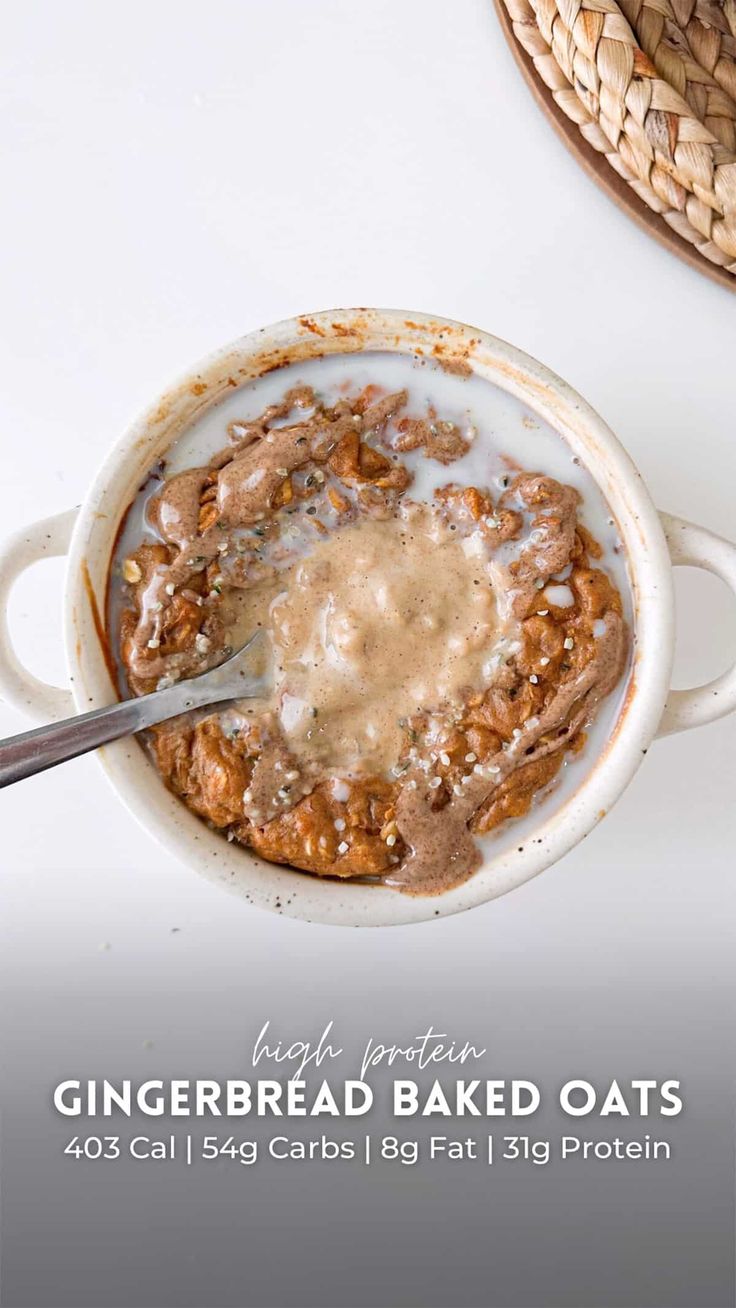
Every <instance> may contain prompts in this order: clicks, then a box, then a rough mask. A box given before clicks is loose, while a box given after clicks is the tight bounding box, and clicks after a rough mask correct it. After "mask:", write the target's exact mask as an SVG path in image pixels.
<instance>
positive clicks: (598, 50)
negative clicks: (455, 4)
mask: <svg viewBox="0 0 736 1308" xmlns="http://www.w3.org/2000/svg"><path fill="white" fill-rule="evenodd" d="M494 3H495V6H496V10H497V12H498V16H499V19H500V22H501V26H502V28H503V31H504V33H505V35H506V37H507V40H508V42H509V45H510V47H511V50H512V52H513V54H514V57H515V59H516V62H517V64H518V66H519V68H520V69H521V71H522V73H523V75H524V77H525V80H526V81H527V83H528V85H529V87H530V89H531V91H532V93H533V95H534V97H535V99H536V100H537V102H538V104H540V105H541V107H542V108H543V109H544V111H545V113H546V114H547V116H548V118H549V119H550V121H551V122H552V124H553V126H554V127H555V129H556V130H557V132H558V134H559V135H560V136H561V137H562V139H563V140H564V141H565V143H566V145H567V146H568V147H569V149H570V150H571V151H572V153H573V154H574V155H575V157H576V158H577V159H578V161H579V162H580V163H581V164H582V165H583V167H584V168H585V170H586V171H587V172H588V173H589V174H590V175H591V176H593V177H594V178H595V180H596V181H597V182H598V183H599V184H600V185H601V186H602V187H603V189H604V190H605V191H606V192H607V194H608V195H609V196H610V197H611V198H612V199H613V200H614V201H615V202H616V203H617V204H618V205H619V206H620V207H621V208H623V209H624V210H625V211H626V212H627V213H628V214H629V216H630V217H632V218H633V219H634V220H635V221H636V222H637V223H638V224H639V226H640V227H643V228H644V229H645V230H646V231H648V232H649V233H650V234H651V235H653V236H654V237H655V238H656V239H657V240H658V241H659V242H660V243H661V244H662V245H664V246H666V247H667V248H668V249H669V250H670V251H671V252H672V253H674V254H677V255H678V256H679V257H680V258H682V259H684V260H686V262H688V263H690V264H691V265H692V266H693V267H695V268H698V269H699V270H700V271H701V272H704V273H705V274H706V275H707V276H708V277H710V278H712V279H713V280H714V281H717V282H719V283H720V284H721V285H723V286H727V287H728V288H729V289H730V290H734V289H736V35H735V34H736V0H619V2H618V3H616V0H494Z"/></svg>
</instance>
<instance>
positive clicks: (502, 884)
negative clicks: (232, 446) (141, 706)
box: [64, 309, 674, 926]
mask: <svg viewBox="0 0 736 1308" xmlns="http://www.w3.org/2000/svg"><path fill="white" fill-rule="evenodd" d="M363 350H387V351H390V352H398V353H406V354H413V355H416V354H417V353H419V354H424V355H426V356H427V357H429V358H433V359H435V360H439V361H440V362H442V363H443V364H445V365H447V366H449V367H450V368H462V369H467V368H470V369H472V371H473V372H474V373H477V374H478V375H479V376H481V377H485V378H486V379H487V380H489V381H492V382H495V383H496V384H497V385H499V386H501V387H502V388H503V389H504V390H506V391H509V392H510V393H511V394H512V395H515V396H516V397H517V398H519V399H521V400H522V401H523V402H524V403H525V404H526V405H527V406H528V407H529V408H531V409H532V410H533V411H535V412H536V413H537V414H538V415H539V416H540V417H542V418H543V419H545V420H546V421H547V422H548V423H550V425H551V426H552V427H553V428H554V429H555V430H556V431H558V432H559V433H560V435H562V436H563V437H564V438H565V440H566V441H567V442H568V444H569V446H570V448H571V451H572V452H573V453H574V454H575V455H577V456H578V457H579V458H580V459H581V460H582V462H583V464H584V465H585V466H586V467H587V469H588V471H589V472H590V473H591V475H592V476H593V477H594V479H595V481H596V482H597V483H598V485H599V487H600V489H601V490H602V492H603V494H604V496H605V497H606V499H607V501H608V504H609V506H610V508H611V511H612V514H613V516H614V517H615V518H616V521H617V524H618V527H619V530H620V533H621V537H622V539H623V542H624V544H625V547H626V550H627V555H628V564H629V569H630V575H631V581H632V591H633V602H634V612H635V632H636V641H635V649H634V657H633V667H632V672H631V676H630V680H629V685H628V691H627V694H626V696H625V698H624V702H623V706H622V709H621V712H620V714H619V717H618V720H617V722H616V725H615V727H614V729H613V731H612V733H611V736H610V738H609V740H608V741H607V744H606V747H605V749H604V751H603V752H602V753H600V754H599V756H598V757H597V759H596V761H595V763H594V764H593V766H592V767H591V768H590V769H589V770H588V772H587V774H586V776H585V777H584V778H583V779H582V780H581V783H580V785H579V786H578V788H577V789H576V790H575V792H574V793H573V794H572V795H571V796H570V798H569V799H568V800H567V801H566V802H565V803H564V804H563V805H562V806H561V807H560V808H559V809H557V810H556V811H554V812H551V813H547V812H546V811H545V807H544V805H541V806H540V809H539V821H538V824H537V825H536V826H535V828H534V830H533V833H532V835H531V836H526V838H525V840H524V843H523V847H522V848H521V849H520V850H519V849H518V848H512V849H503V850H502V851H500V852H495V853H494V848H493V841H492V840H489V841H487V842H485V846H484V852H485V855H486V857H485V862H484V864H483V866H482V868H481V869H480V870H479V871H478V872H477V873H476V875H475V876H474V877H472V878H471V879H470V880H469V881H467V882H465V884H463V885H461V886H459V887H457V888H456V889H454V890H450V891H448V892H446V893H445V894H443V895H440V896H436V897H432V898H414V897H410V896H407V895H403V894H398V893H396V892H395V891H392V890H388V889H386V888H384V887H381V886H373V885H365V884H356V883H351V882H339V881H335V880H322V879H320V878H317V877H313V876H310V875H308V874H304V873H297V872H294V871H291V870H289V869H286V868H283V867H279V866H276V865H274V864H270V863H267V862H265V861H264V860H262V859H260V858H258V857H256V856H255V855H254V854H252V853H250V852H249V851H246V850H244V849H243V848H242V847H240V846H238V845H235V844H230V843H228V842H227V841H226V840H225V839H224V838H223V837H222V836H221V835H218V834H217V833H216V832H214V831H212V830H210V829H209V828H208V826H207V825H206V824H205V823H204V822H202V821H200V820H199V819H198V818H196V817H195V816H194V815H193V814H192V813H191V812H190V811H189V810H188V809H187V808H186V807H185V806H184V804H183V803H181V801H179V800H177V799H176V798H175V797H174V796H173V795H172V794H171V793H170V792H169V791H168V790H167V789H166V788H165V786H164V784H163V782H162V781H161V779H160V778H159V776H158V774H157V773H156V771H155V770H154V768H153V767H152V765H151V764H150V763H149V762H148V760H147V758H146V756H145V754H144V753H143V751H142V750H141V748H140V746H139V745H138V744H137V742H136V741H135V740H127V741H122V742H119V743H117V744H115V745H113V746H109V747H107V748H106V749H104V750H102V751H99V758H100V761H101V763H102V766H103V767H104V769H105V772H106V774H107V776H108V779H109V781H110V782H111V784H112V786H113V787H114V789H115V792H116V793H117V794H118V796H119V797H120V798H121V799H122V801H123V803H124V804H125V805H126V807H127V808H128V809H129V810H130V812H131V813H132V814H133V815H134V816H135V817H136V818H137V820H138V821H139V822H140V823H141V824H142V826H143V827H145V829H146V830H147V831H149V832H150V833H151V834H152V835H153V836H154V837H155V838H156V839H157V840H158V841H159V842H160V843H161V844H162V845H163V846H164V848H165V849H166V850H167V851H168V852H169V853H171V854H174V855H176V856H177V857H179V858H180V859H181V860H182V861H183V862H184V863H187V864H188V865H189V866H190V867H193V868H194V869H195V870H196V871H197V872H199V873H200V874H202V875H204V876H206V877H207V878H209V879H210V880H212V881H214V882H215V883H217V884H218V885H221V886H225V887H227V888H228V889H230V890H232V891H234V892H235V893H237V894H238V895H239V896H241V897H242V898H244V899H245V900H246V901H248V902H249V903H252V904H254V905H256V906H257V907H259V908H265V909H269V910H271V911H274V912H278V913H283V914H286V915H288V916H290V917H296V918H301V919H304V920H306V921H311V922H321V923H329V924H334V925H341V926H389V925H402V924H407V923H410V922H421V921H425V920H428V919H432V918H437V917H445V916H447V915H449V914H452V913H460V912H463V911H465V910H466V909H470V908H475V907H477V906H478V905H479V904H483V903H485V902H486V901H487V900H491V899H494V898H496V897H497V896H499V895H503V894H506V893H507V892H508V891H509V890H512V889H514V888H515V887H517V886H520V885H522V884H523V883H524V882H526V881H529V880H530V879H531V878H532V877H534V876H536V875H537V874H538V873H539V872H541V871H543V870H544V869H545V868H547V867H549V866H550V865H551V864H552V863H554V862H556V861H557V860H558V859H559V858H561V857H562V856H563V855H564V854H566V853H567V852H568V851H569V850H570V849H572V848H573V847H574V846H575V845H576V844H577V843H578V842H579V841H580V840H582V839H583V837H584V836H586V835H588V833H589V832H590V831H591V830H592V829H593V827H595V825H596V824H597V823H598V822H599V821H600V819H601V818H602V817H604V815H605V814H606V813H607V812H608V810H609V809H610V808H611V806H612V804H613V803H615V801H616V799H617V798H618V797H619V795H620V794H621V793H622V791H623V790H624V789H625V787H626V786H627V784H628V783H629V781H630V780H631V778H632V777H633V775H634V773H635V772H636V769H637V768H638V766H639V764H640V762H641V760H642V757H643V754H644V753H645V752H646V750H647V747H648V746H649V743H650V742H651V740H652V739H653V737H654V735H655V732H656V730H657V726H658V724H659V721H660V718H661V715H662V710H663V707H664V704H665V700H666V697H667V692H668V689H669V684H670V673H671V668H672V659H673V650H674V601H673V583H672V569H671V562H670V557H669V554H668V550H667V545H666V542H665V537H664V533H663V530H662V526H661V523H660V519H659V516H658V513H657V510H656V509H655V507H654V504H653V503H652V500H651V498H650V496H649V493H648V491H647V489H646V487H645V485H644V482H643V481H642V478H641V476H640V475H639V473H638V471H637V469H636V467H635V466H634V464H633V463H632V461H631V459H630V458H629V456H628V454H627V453H626V452H625V451H624V449H623V448H622V446H621V445H620V444H619V442H618V441H617V439H616V438H615V436H614V435H613V433H612V432H611V431H610V429H609V428H608V427H607V425H606V424H605V423H604V422H603V420H602V419H601V418H600V417H599V416H598V414H597V413H596V412H595V411H594V410H593V409H592V408H591V407H590V405H589V404H587V403H586V402H585V401H584V400H583V399H582V398H581V397H580V396H579V395H578V394H577V393H576V392H575V391H574V390H573V389H572V387H570V386H568V384H567V383H566V382H564V381H562V379H561V378H559V377H557V376H555V374H554V373H552V372H550V370H549V369H548V368H546V367H544V366H543V365H542V364H540V363H538V362H537V361H536V360H535V359H533V358H531V357H530V356H529V355H526V354H524V353H522V351H520V350H518V349H516V348H515V347H514V346H511V345H509V344H507V343H506V342H505V341H502V340H499V339H498V338H497V337H494V336H491V335H489V334H488V333H487V332H483V331H479V330H478V329H476V328H474V327H469V326H466V325H464V324H462V323H457V322H453V321H450V320H447V319H443V318H436V317H432V316H430V315H426V314H419V313H411V312H405V311H400V310H393V309H342V310H335V311H326V312H321V313H316V314H311V315H307V316H303V317H299V318H292V319H289V320H287V321H284V322H280V323H277V324H276V325H275V326H272V327H264V328H261V329H260V330H258V331H254V332H251V333H249V334H248V335H246V336H243V337H242V338H240V339H239V340H237V341H235V342H234V343H232V344H231V345H227V346H225V347H224V348H222V349H219V350H216V351H215V352H214V353H212V354H210V355H209V356H208V357H207V358H206V359H204V360H203V361H202V362H201V363H199V364H198V365H197V366H196V367H194V368H193V369H190V370H189V371H188V372H187V373H186V374H185V375H184V376H183V377H182V378H180V380H179V381H178V382H176V383H175V384H174V385H173V386H170V387H168V388H167V389H166V391H165V392H164V393H163V394H162V395H161V396H160V397H159V398H158V399H157V400H155V401H154V403H153V404H152V405H151V406H149V408H148V409H146V410H145V412H144V413H142V414H141V415H140V416H139V417H138V418H137V419H136V420H135V421H134V422H133V423H132V425H131V426H130V427H129V428H128V430H127V431H126V432H125V434H124V435H123V436H122V437H121V439H120V440H119V441H118V442H117V443H116V445H115V446H114V448H113V449H112V451H111V453H110V454H109V456H108V457H107V459H106V460H105V462H104V464H103V466H102V468H101V469H100V471H99V473H98V474H97V476H96V478H95V480H94V482H93V483H92V486H91V488H90V491H89V494H88V495H87V497H86V499H85V501H84V503H83V505H82V507H81V509H80V511H79V516H78V518H77V521H76V524H75V528H74V531H73V535H72V540H71V545H70V550H69V558H68V566H67V579H66V593H65V609H64V611H65V622H64V635H65V647H66V655H67V661H68V667H69V675H70V682H71V687H72V693H73V696H74V700H75V703H76V705H77V708H78V709H79V710H80V711H81V710H86V709H89V708H94V707H99V706H102V705H104V704H109V703H110V702H111V701H112V699H113V698H114V689H113V686H112V682H111V677H110V673H109V670H108V664H107V662H106V659H105V657H104V652H103V649H102V646H101V643H100V639H99V624H100V618H101V615H102V614H104V599H105V589H106V579H107V573H108V567H109V561H110V557H111V554H112V551H113V548H114V543H115V539H116V535H117V532H118V529H119V526H120V523H121V519H122V517H123V514H124V512H125V510H126V509H127V506H128V504H129V503H130V501H131V499H132V497H133V495H134V494H135V491H136V490H137V488H138V486H139V485H140V483H141V481H142V479H143V477H144V476H145V474H146V472H147V471H148V469H149V468H150V466H151V465H152V464H153V463H154V462H155V460H156V458H157V457H159V455H161V454H162V453H163V451H164V450H165V449H166V447H167V446H168V445H169V444H170V443H171V441H172V440H173V439H174V438H175V436H176V435H177V434H178V433H179V432H180V431H181V429H182V428H183V426H184V425H185V424H186V423H188V422H191V421H192V419H193V418H195V417H197V416H198V415H199V414H200V413H202V412H203V411H204V410H205V409H206V408H209V407H210V405H212V404H213V403H216V402H217V400H218V399H220V398H222V396H223V395H225V394H227V393H230V391H231V390H232V388H233V387H234V386H240V385H242V384H244V383H245V382H246V381H248V380H250V379H252V378H254V377H257V376H260V375H263V374H264V373H266V372H270V371H273V370H274V369H275V368H278V367H281V366H283V365H284V364H286V363H291V362H296V361H298V360H304V359H309V358H314V357H319V356H321V355H324V354H327V353H352V352H355V351H363Z"/></svg>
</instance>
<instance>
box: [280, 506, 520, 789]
mask: <svg viewBox="0 0 736 1308" xmlns="http://www.w3.org/2000/svg"><path fill="white" fill-rule="evenodd" d="M471 544H472V542H470V541H468V540H465V541H463V540H459V539H458V536H457V532H452V531H450V529H449V527H448V526H447V524H446V523H444V522H443V521H442V519H441V517H440V515H439V514H438V513H437V512H435V511H433V510H432V509H430V508H429V507H427V506H424V505H407V506H406V507H405V510H404V512H401V513H400V514H399V515H397V516H396V517H391V518H389V519H387V520H384V521H374V520H371V519H366V520H364V521H362V522H358V523H356V524H355V525H354V526H351V527H347V528H345V529H344V530H343V531H339V532H336V533H335V535H333V536H331V537H329V538H328V539H327V540H325V541H322V542H320V543H319V544H317V545H316V547H315V548H314V550H313V551H312V553H311V554H310V555H309V557H308V558H306V559H304V560H303V561H302V562H301V563H299V564H297V565H296V566H295V568H294V570H293V573H292V575H291V577H290V581H289V585H288V589H286V590H285V591H284V592H282V594H280V595H279V596H278V597H277V598H276V599H275V600H274V602H273V604H272V605H271V617H270V626H271V631H272V638H273V643H274V650H275V655H276V657H275V688H276V695H277V699H278V701H279V703H280V710H279V717H280V722H281V728H282V731H283V734H284V736H285V738H286V740H287V741H288V742H289V744H290V745H291V747H292V749H293V750H294V753H295V754H296V755H297V756H302V757H305V758H307V759H309V760H311V761H316V762H318V763H321V764H323V765H324V766H326V767H330V768H333V769H336V770H337V771H339V772H340V773H341V774H342V775H351V776H352V775H359V774H361V773H362V774H364V775H370V774H371V773H376V772H377V773H383V772H388V771H389V770H390V769H391V768H392V767H393V766H394V765H395V764H396V763H397V762H398V760H399V757H400V754H401V751H402V746H403V744H404V742H405V739H406V737H405V733H404V730H403V728H402V726H401V725H400V723H401V722H402V721H405V720H406V718H407V716H410V715H412V714H414V713H416V712H417V711H418V710H420V709H433V708H437V707H438V706H440V705H442V704H452V703H454V704H456V705H457V706H458V707H459V706H460V704H461V703H462V702H463V700H464V698H465V697H466V696H467V695H468V694H469V693H470V692H472V689H473V687H475V686H479V685H484V684H486V683H487V681H488V679H489V678H488V675H487V673H488V671H490V662H491V656H492V654H493V652H494V649H496V647H497V645H498V642H499V639H500V638H501V636H502V634H504V633H505V627H504V624H502V623H501V620H500V618H499V614H498V608H497V604H496V597H495V593H494V590H493V587H492V583H491V577H490V574H489V567H490V566H491V557H490V553H488V552H486V557H485V559H484V557H483V554H482V553H479V552H477V551H476V550H475V549H473V548H470V549H469V548H467V546H468V545H471ZM507 625H508V624H507ZM513 625H517V624H513Z"/></svg>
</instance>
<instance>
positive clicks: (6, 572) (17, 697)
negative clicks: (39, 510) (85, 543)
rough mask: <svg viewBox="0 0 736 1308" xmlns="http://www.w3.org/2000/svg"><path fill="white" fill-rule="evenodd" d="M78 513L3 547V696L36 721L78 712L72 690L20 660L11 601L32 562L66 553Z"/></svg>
mask: <svg viewBox="0 0 736 1308" xmlns="http://www.w3.org/2000/svg"><path fill="white" fill-rule="evenodd" d="M77 513H78V510H77V509H68V510H67V512H66V513H58V514H57V515H56V517H53V518H44V519H43V520H42V521H41V522H34V523H33V525H32V526H30V527H24V528H23V529H22V531H17V532H15V534H14V535H12V536H9V537H8V538H7V539H6V540H5V541H3V543H2V545H0V695H2V697H3V699H5V700H7V702H8V704H12V705H13V707H14V708H17V709H20V711H21V712H22V713H28V714H29V715H30V716H31V717H34V718H43V719H49V718H51V719H52V720H53V721H55V720H57V719H58V718H65V717H68V716H69V714H70V713H73V712H74V700H73V699H72V695H71V692H70V691H68V690H62V689H61V687H60V686H49V685H47V683H46V682H45V681H40V680H39V678H38V677H34V675H33V673H32V672H28V670H27V669H26V668H24V667H23V665H22V663H21V662H20V661H19V659H18V657H17V655H16V653H15V650H14V649H13V644H12V641H11V639H10V631H9V629H8V598H9V596H10V592H11V590H12V588H13V584H14V582H15V581H16V579H17V578H18V577H19V576H20V575H21V573H22V572H25V570H26V568H29V567H30V566H31V564H32V563H36V562H37V561H38V559H53V558H57V557H58V556H60V555H64V554H66V552H67V550H68V549H69V542H70V540H71V535H72V529H73V527H74V523H75V522H76V519H77Z"/></svg>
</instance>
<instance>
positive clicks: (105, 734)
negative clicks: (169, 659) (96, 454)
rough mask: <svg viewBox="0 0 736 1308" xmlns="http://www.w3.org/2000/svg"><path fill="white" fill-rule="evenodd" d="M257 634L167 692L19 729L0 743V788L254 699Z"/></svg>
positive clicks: (260, 681)
mask: <svg viewBox="0 0 736 1308" xmlns="http://www.w3.org/2000/svg"><path fill="white" fill-rule="evenodd" d="M260 635H261V632H256V634H255V636H252V637H251V639H250V640H249V641H247V643H246V644H245V645H243V647H242V649H239V650H238V652H237V654H233V655H232V656H231V657H230V658H228V659H225V661H224V663H220V664H218V666H217V667H216V668H211V669H210V670H209V672H203V673H202V675H201V676H199V677H191V678H190V679H189V680H188V681H179V682H177V683H176V685H175V686H169V687H167V689H166V690H156V691H153V692H152V694H150V695H141V696H140V697H139V698H138V699H126V700H123V702H122V703H121V704H111V705H110V707H109V708H101V709H94V710H93V712H92V713H81V714H80V715H79V717H75V718H67V719H66V721H65V722H55V723H52V724H51V725H50V726H47V727H36V729H35V730H34V731H24V732H23V733H22V735H20V736H9V737H8V739H7V740H0V787H2V786H10V785H12V783H13V782H14V781H22V780H23V778H24V777H32V776H34V775H35V773H36V772H45V771H46V769H47V768H53V767H55V766H56V764H57V763H65V762H66V761H67V759H70V758H77V756H78V755H79V754H86V753H88V751H89V750H91V749H97V748H98V746H100V745H108V744H109V743H110V741H113V740H119V739H120V737H121V736H129V735H132V734H133V733H134V732H136V731H142V730H143V729H144V728H145V727H152V726H154V724H155V723H156V722H165V721H166V719H167V718H175V717H176V716H177V714H178V713H186V712H187V710H188V709H194V708H204V707H205V706H206V705H207V704H217V703H219V702H220V701H222V700H225V699H253V698H255V697H256V696H258V695H263V694H265V693H266V692H267V691H268V688H269V682H268V677H267V675H265V674H262V675H258V674H256V673H254V672H253V670H252V668H251V667H250V666H249V664H250V663H251V662H252V654H253V646H254V643H255V642H256V641H257V640H258V638H259V636H260Z"/></svg>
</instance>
